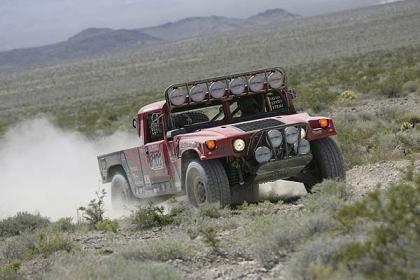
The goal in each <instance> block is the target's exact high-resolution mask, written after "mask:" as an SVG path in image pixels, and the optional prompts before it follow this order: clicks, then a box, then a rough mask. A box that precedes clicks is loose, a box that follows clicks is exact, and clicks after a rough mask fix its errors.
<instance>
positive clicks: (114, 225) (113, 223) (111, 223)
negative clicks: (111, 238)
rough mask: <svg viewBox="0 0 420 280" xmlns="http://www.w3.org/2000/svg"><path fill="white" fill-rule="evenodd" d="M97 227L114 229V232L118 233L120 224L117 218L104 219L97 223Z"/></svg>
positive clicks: (107, 229) (106, 229) (108, 229)
mask: <svg viewBox="0 0 420 280" xmlns="http://www.w3.org/2000/svg"><path fill="white" fill-rule="evenodd" d="M95 228H96V229H97V230H105V231H112V232H113V233H117V232H118V228H119V225H118V221H117V220H110V219H103V220H102V221H100V222H97V223H96V225H95Z"/></svg>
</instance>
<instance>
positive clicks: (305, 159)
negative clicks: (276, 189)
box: [254, 154, 312, 183]
mask: <svg viewBox="0 0 420 280" xmlns="http://www.w3.org/2000/svg"><path fill="white" fill-rule="evenodd" d="M311 160H312V155H311V154H308V155H302V156H295V157H291V158H288V159H282V160H273V161H270V162H267V163H264V164H260V165H258V166H257V167H256V168H255V170H254V172H255V175H256V176H255V182H256V183H267V182H273V181H277V180H282V179H287V178H290V177H294V176H296V175H298V174H299V173H300V172H301V171H302V170H303V169H304V168H305V167H306V166H307V165H308V164H309V163H310V162H311Z"/></svg>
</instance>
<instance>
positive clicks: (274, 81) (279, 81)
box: [268, 71, 284, 89]
mask: <svg viewBox="0 0 420 280" xmlns="http://www.w3.org/2000/svg"><path fill="white" fill-rule="evenodd" d="M268 84H269V85H270V87H272V88H275V89H279V88H281V87H282V86H283V84H284V76H283V74H282V73H280V72H278V71H276V72H273V73H271V74H270V76H268Z"/></svg>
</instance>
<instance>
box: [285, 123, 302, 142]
mask: <svg viewBox="0 0 420 280" xmlns="http://www.w3.org/2000/svg"><path fill="white" fill-rule="evenodd" d="M284 133H285V134H286V142H287V143H288V144H295V143H296V142H297V141H299V129H297V127H294V126H289V127H286V129H285V130H284Z"/></svg>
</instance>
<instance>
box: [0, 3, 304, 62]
mask: <svg viewBox="0 0 420 280" xmlns="http://www.w3.org/2000/svg"><path fill="white" fill-rule="evenodd" d="M299 17H300V16H298V15H295V14H291V13H289V12H287V11H285V10H283V9H271V10H266V11H264V12H261V13H259V14H256V15H254V16H251V17H249V18H245V19H239V18H228V17H223V16H215V15H213V16H208V17H198V16H197V17H188V18H184V19H180V20H178V21H174V22H167V23H164V24H161V25H157V26H151V27H144V28H134V29H111V28H102V27H99V28H98V27H90V28H86V29H84V30H82V31H80V32H79V33H77V34H75V35H73V36H71V37H70V38H68V39H67V40H66V41H62V42H58V43H55V44H50V45H45V46H40V47H32V48H23V49H14V50H8V51H1V52H0V65H2V68H3V69H14V68H19V67H25V66H31V65H43V64H48V63H51V62H57V61H60V60H66V59H77V58H86V57H92V56H96V55H101V54H106V53H109V52H113V51H115V50H118V49H127V48H136V47H140V46H143V45H148V44H154V43H158V42H161V41H164V42H173V41H179V40H183V39H189V38H194V37H198V36H205V35H210V34H215V33H221V32H226V31H232V30H236V29H241V28H245V27H248V26H251V25H267V24H277V23H280V22H285V21H288V20H293V19H296V18H299Z"/></svg>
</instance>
